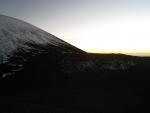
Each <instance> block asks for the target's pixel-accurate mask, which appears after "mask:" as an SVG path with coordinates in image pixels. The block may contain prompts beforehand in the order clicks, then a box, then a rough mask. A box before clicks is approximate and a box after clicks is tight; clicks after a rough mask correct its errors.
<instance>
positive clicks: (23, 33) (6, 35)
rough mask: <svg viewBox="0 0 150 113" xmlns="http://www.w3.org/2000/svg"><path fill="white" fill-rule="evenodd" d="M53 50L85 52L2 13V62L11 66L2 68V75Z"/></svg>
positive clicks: (0, 50)
mask: <svg viewBox="0 0 150 113" xmlns="http://www.w3.org/2000/svg"><path fill="white" fill-rule="evenodd" d="M52 50H54V51H56V53H57V52H58V53H60V54H65V53H83V51H81V50H79V49H78V48H76V47H74V46H72V45H70V44H68V43H67V42H65V41H63V40H61V39H59V38H57V37H56V36H54V35H52V34H49V33H47V32H45V31H43V30H41V29H40V28H37V27H35V26H33V25H31V24H28V23H26V22H23V21H21V20H18V19H15V18H12V17H7V16H3V15H0V64H5V65H7V66H8V67H9V68H11V70H10V69H9V71H4V70H7V69H3V70H1V77H6V76H7V75H11V74H13V73H14V72H16V71H19V70H21V69H22V67H23V63H24V62H25V61H26V60H27V59H29V58H30V57H31V56H37V55H39V54H44V53H51V52H52ZM12 59H13V60H12ZM2 67H3V66H2Z"/></svg>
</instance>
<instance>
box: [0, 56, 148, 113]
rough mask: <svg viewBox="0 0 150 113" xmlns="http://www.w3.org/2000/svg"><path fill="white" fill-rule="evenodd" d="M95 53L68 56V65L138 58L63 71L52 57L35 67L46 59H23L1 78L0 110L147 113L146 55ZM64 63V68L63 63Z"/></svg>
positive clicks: (15, 112) (21, 112) (4, 112)
mask: <svg viewBox="0 0 150 113" xmlns="http://www.w3.org/2000/svg"><path fill="white" fill-rule="evenodd" d="M58 56H59V55H58ZM44 57H45V56H44ZM96 57H97V55H96V56H90V57H88V58H86V59H82V58H78V60H77V59H75V60H72V59H71V62H72V64H71V65H73V64H75V63H76V62H80V61H81V59H82V61H84V62H85V61H86V62H87V61H89V58H90V61H91V59H92V60H93V59H98V60H99V63H102V61H108V60H109V61H112V60H114V59H118V58H119V59H120V58H121V59H120V60H125V61H128V60H130V61H131V60H134V61H135V62H138V63H139V62H140V65H136V66H134V67H132V68H129V69H126V70H108V69H98V68H97V66H93V67H92V69H91V67H90V68H89V67H86V69H84V70H82V71H81V70H77V71H76V70H75V71H72V73H69V74H68V73H63V72H62V70H60V68H62V67H58V66H57V65H59V63H60V62H59V61H58V60H57V61H58V62H53V60H52V61H49V62H51V64H53V65H48V64H49V63H47V65H46V66H45V67H43V68H41V66H43V63H44V64H45V62H48V61H47V59H46V60H45V62H44V60H42V62H39V59H38V58H37V59H35V61H32V63H31V62H30V63H27V64H25V68H24V69H23V70H22V71H21V72H18V74H16V75H15V76H12V77H8V78H6V79H5V80H1V84H0V86H1V90H0V113H149V112H150V104H149V103H150V99H149V97H150V67H149V58H142V60H141V58H137V57H129V56H128V57H125V56H123V57H120V56H119V57H118V56H117V57H116V56H115V57H114V56H113V55H110V56H109V57H106V56H105V55H104V56H103V57H101V58H100V57H98V58H96ZM67 59H68V58H67ZM79 59H80V60H79ZM37 61H38V66H37ZM141 62H142V63H141ZM99 63H98V64H99ZM103 63H105V62H103ZM29 64H30V65H29ZM39 64H40V65H39ZM54 64H56V66H54ZM76 65H79V64H76ZM95 65H97V64H95ZM26 66H27V67H26ZM31 67H34V68H31ZM69 67H70V66H69ZM63 68H64V67H63ZM65 68H66V69H67V70H69V68H68V67H67V66H66V67H65ZM74 68H75V67H74ZM93 68H94V69H93ZM66 69H65V70H66ZM51 70H53V71H51ZM72 70H73V69H72ZM47 73H48V74H47ZM20 75H21V76H20Z"/></svg>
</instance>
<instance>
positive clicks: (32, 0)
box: [0, 0, 150, 56]
mask: <svg viewBox="0 0 150 113" xmlns="http://www.w3.org/2000/svg"><path fill="white" fill-rule="evenodd" d="M149 6H150V0H0V14H3V15H7V16H11V17H15V18H18V19H21V20H24V21H27V22H29V23H31V24H33V25H35V26H37V27H39V28H41V29H43V30H45V31H47V32H49V33H51V34H53V35H55V36H57V37H59V38H61V39H63V40H65V41H67V42H69V43H71V44H73V45H74V46H76V47H78V48H80V49H83V50H85V51H87V52H96V53H125V54H132V55H144V56H150V44H149V42H150V7H149Z"/></svg>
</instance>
